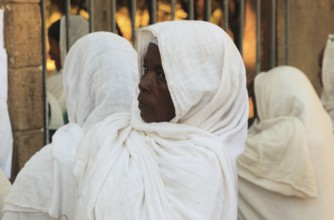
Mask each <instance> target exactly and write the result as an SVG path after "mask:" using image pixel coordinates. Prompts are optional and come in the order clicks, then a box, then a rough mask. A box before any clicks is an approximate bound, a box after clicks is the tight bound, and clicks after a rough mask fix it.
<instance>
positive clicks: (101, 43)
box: [4, 32, 139, 220]
mask: <svg viewBox="0 0 334 220" xmlns="http://www.w3.org/2000/svg"><path fill="white" fill-rule="evenodd" d="M138 82H139V74H138V65H137V53H136V51H135V50H134V48H133V47H132V46H131V44H130V43H129V42H128V41H127V40H126V39H124V38H122V37H119V36H117V35H115V34H113V33H107V32H95V33H92V34H88V35H86V36H84V37H83V38H81V39H80V40H78V41H77V43H75V45H74V46H73V47H72V48H71V50H70V52H69V54H68V56H67V57H66V61H65V66H64V89H65V96H66V102H67V106H68V113H69V120H70V122H69V123H68V124H67V125H65V126H63V127H61V128H59V129H58V130H57V132H56V133H55V135H54V137H53V139H52V143H51V144H49V145H47V146H45V147H44V148H42V150H41V151H39V152H37V153H36V154H35V155H34V156H33V157H32V158H31V159H30V160H29V161H28V162H27V163H26V164H25V166H24V168H23V169H22V170H21V172H20V173H19V174H18V176H17V178H16V180H15V182H14V184H13V188H12V190H11V191H10V193H9V195H8V197H7V199H6V200H5V207H4V219H24V220H28V219H34V220H39V219H75V201H76V180H75V177H74V175H73V167H74V163H75V158H76V148H77V145H78V143H79V141H80V140H81V138H82V136H83V134H84V133H85V132H86V131H87V129H88V128H89V127H90V126H92V125H93V124H94V123H97V122H99V121H101V120H103V119H104V118H106V117H107V116H109V115H111V114H114V113H118V112H130V109H131V103H132V100H133V98H134V97H135V95H136V94H137V93H138V92H137V90H138V89H137V84H138Z"/></svg>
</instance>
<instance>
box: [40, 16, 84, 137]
mask: <svg viewBox="0 0 334 220" xmlns="http://www.w3.org/2000/svg"><path fill="white" fill-rule="evenodd" d="M69 25H70V27H69V30H70V34H69V42H68V43H69V45H68V48H67V45H66V20H65V16H63V17H62V18H61V19H60V20H58V21H56V22H54V23H53V24H52V25H51V26H50V27H49V29H48V39H49V44H50V49H49V56H50V58H51V59H52V60H53V61H54V63H55V66H56V70H55V72H54V73H53V74H52V76H51V77H49V78H48V79H47V99H48V109H49V124H48V128H49V131H50V132H49V137H50V139H51V137H52V135H53V134H54V132H55V131H56V130H57V129H58V128H59V127H61V126H63V125H64V124H66V123H67V122H68V117H67V110H66V103H65V96H64V90H63V73H62V67H63V64H64V60H65V57H66V54H67V50H68V49H69V48H70V47H71V46H72V45H73V44H74V43H75V42H76V41H77V40H78V39H79V38H81V37H82V36H84V35H86V34H88V32H89V31H88V22H87V20H86V19H85V18H83V17H82V16H79V15H70V16H69Z"/></svg>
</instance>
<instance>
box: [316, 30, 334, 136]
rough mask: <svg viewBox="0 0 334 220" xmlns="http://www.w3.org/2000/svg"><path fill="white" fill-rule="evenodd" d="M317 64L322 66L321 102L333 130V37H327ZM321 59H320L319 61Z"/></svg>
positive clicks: (331, 35)
mask: <svg viewBox="0 0 334 220" xmlns="http://www.w3.org/2000/svg"><path fill="white" fill-rule="evenodd" d="M321 55H323V56H322V57H321V56H320V60H319V63H320V64H321V66H322V70H321V72H320V80H321V84H322V86H323V90H322V93H321V102H322V104H323V106H324V108H325V109H326V111H327V112H328V114H329V116H330V117H331V119H332V125H333V130H334V35H333V34H330V35H328V39H327V43H326V47H325V49H324V51H323V53H321ZM321 58H322V59H321Z"/></svg>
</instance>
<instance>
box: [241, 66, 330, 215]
mask: <svg viewBox="0 0 334 220" xmlns="http://www.w3.org/2000/svg"><path fill="white" fill-rule="evenodd" d="M254 86H255V99H256V107H257V112H258V119H257V120H256V121H255V122H254V124H253V125H252V126H251V128H250V129H249V134H248V137H247V141H246V148H245V151H244V153H243V154H242V155H241V156H240V157H239V159H238V175H239V207H238V210H239V212H238V213H239V216H238V218H239V219H240V220H243V219H249V220H253V219H263V220H267V219H270V220H275V219H277V220H281V219H293V220H298V219H300V220H308V219H309V220H314V219H317V220H329V219H334V209H333V205H334V185H333V180H334V172H333V167H334V160H333V158H334V139H333V133H332V125H331V120H330V118H329V116H328V114H327V113H326V112H325V110H324V109H323V107H322V105H321V102H320V100H319V97H318V96H317V94H316V92H315V91H314V88H313V87H312V85H311V83H310V82H309V80H308V79H307V78H306V76H305V75H304V74H303V73H302V72H301V71H300V70H298V69H296V68H293V67H289V66H282V67H276V68H274V69H272V70H270V71H268V72H265V73H260V74H259V75H258V76H257V77H256V78H255V85H254Z"/></svg>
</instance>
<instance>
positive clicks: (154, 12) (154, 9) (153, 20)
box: [149, 0, 157, 24]
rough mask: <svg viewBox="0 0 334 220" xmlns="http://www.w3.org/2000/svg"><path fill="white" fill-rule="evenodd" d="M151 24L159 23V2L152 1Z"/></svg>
mask: <svg viewBox="0 0 334 220" xmlns="http://www.w3.org/2000/svg"><path fill="white" fill-rule="evenodd" d="M149 9H150V24H154V23H156V22H157V0H151V4H150V8H149Z"/></svg>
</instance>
